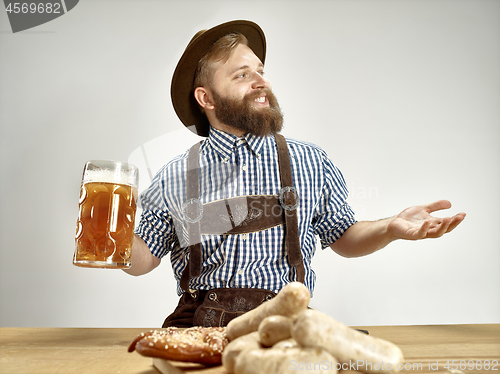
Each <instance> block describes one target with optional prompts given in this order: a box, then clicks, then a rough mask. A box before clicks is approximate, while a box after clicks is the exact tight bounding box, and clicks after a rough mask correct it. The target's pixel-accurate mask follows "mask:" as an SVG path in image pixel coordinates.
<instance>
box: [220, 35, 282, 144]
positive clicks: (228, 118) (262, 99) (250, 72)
mask: <svg viewBox="0 0 500 374" xmlns="http://www.w3.org/2000/svg"><path fill="white" fill-rule="evenodd" d="M263 70H264V65H263V64H262V62H261V61H260V60H259V58H258V57H257V56H256V55H255V54H254V53H253V51H252V50H251V49H250V48H249V47H248V46H246V45H243V44H240V45H238V46H237V47H236V48H235V50H234V51H233V53H232V54H231V56H230V57H229V59H228V60H227V61H226V62H225V63H215V64H214V76H213V80H212V85H211V87H210V89H211V92H212V97H213V101H214V106H215V109H214V114H215V117H216V118H217V120H218V121H220V122H221V123H223V124H225V125H227V126H231V127H233V128H236V129H238V130H242V131H243V132H245V133H246V132H249V133H252V134H255V135H258V136H266V135H269V134H274V133H277V132H279V131H281V127H282V123H283V115H282V113H281V110H280V107H279V104H278V101H277V100H276V98H275V96H274V95H273V93H272V91H271V84H270V83H269V81H268V80H267V79H265V78H264V76H263V74H264V71H263Z"/></svg>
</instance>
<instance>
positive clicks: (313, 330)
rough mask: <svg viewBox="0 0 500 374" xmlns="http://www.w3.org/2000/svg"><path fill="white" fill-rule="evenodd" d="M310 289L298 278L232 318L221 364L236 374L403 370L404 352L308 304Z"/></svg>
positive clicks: (388, 371)
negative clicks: (256, 305) (310, 307)
mask: <svg viewBox="0 0 500 374" xmlns="http://www.w3.org/2000/svg"><path fill="white" fill-rule="evenodd" d="M309 300H310V294H309V291H308V290H307V288H306V287H305V286H304V285H303V284H302V283H299V282H294V283H290V284H288V285H287V286H285V287H284V288H283V289H282V290H281V291H280V292H279V293H278V295H277V296H276V297H275V298H274V299H272V300H270V301H268V302H266V303H264V304H262V305H260V306H259V307H257V308H256V309H253V310H251V311H249V312H247V313H245V314H243V315H241V316H240V317H238V318H235V319H234V320H232V321H231V322H229V324H228V326H227V328H226V337H227V339H228V340H229V344H228V345H227V346H226V347H225V348H224V351H223V352H222V364H223V366H224V368H225V370H226V371H227V372H228V373H234V374H262V373H272V374H282V373H296V372H300V371H303V372H307V373H308V374H311V373H318V374H319V373H328V374H335V373H336V372H337V371H338V369H343V370H349V369H351V370H352V368H353V364H354V365H355V367H356V368H357V369H356V370H358V371H361V372H365V373H374V374H377V373H382V374H390V373H396V372H398V371H399V370H398V366H399V367H401V366H402V363H403V362H404V357H403V353H402V352H401V350H400V349H399V348H398V347H397V346H396V345H394V344H393V343H391V342H388V341H386V340H382V339H379V338H374V337H371V336H369V335H366V334H363V333H361V332H359V331H357V330H354V329H352V328H350V327H348V326H346V325H343V324H342V323H340V322H338V321H336V320H334V319H333V318H331V317H329V316H328V315H326V314H324V313H321V312H318V311H315V310H311V309H307V306H308V304H309ZM360 364H361V367H360Z"/></svg>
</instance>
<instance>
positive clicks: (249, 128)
mask: <svg viewBox="0 0 500 374" xmlns="http://www.w3.org/2000/svg"><path fill="white" fill-rule="evenodd" d="M212 93H213V99H214V104H215V112H214V114H215V117H216V118H217V119H218V120H219V121H220V122H221V123H223V124H225V125H227V126H231V127H233V128H235V129H238V130H242V131H244V132H245V133H250V134H253V135H256V136H268V135H271V134H273V135H274V134H277V133H278V132H280V131H281V128H282V126H283V114H282V113H281V108H280V106H279V104H278V100H277V99H276V97H275V96H274V94H273V93H272V91H271V90H270V89H268V88H263V89H260V90H258V91H255V92H252V93H251V94H248V95H246V96H245V97H244V98H243V99H234V98H230V97H222V96H221V95H219V94H218V93H217V92H216V91H215V90H212ZM263 93H265V94H266V98H267V100H268V102H269V105H268V106H267V107H262V108H256V107H255V99H256V98H258V97H260V96H261V95H262V94H263Z"/></svg>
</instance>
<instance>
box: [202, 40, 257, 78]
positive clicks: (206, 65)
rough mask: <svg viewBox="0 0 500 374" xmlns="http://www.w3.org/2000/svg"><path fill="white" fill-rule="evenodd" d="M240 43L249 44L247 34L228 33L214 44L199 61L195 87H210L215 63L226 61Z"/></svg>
mask: <svg viewBox="0 0 500 374" xmlns="http://www.w3.org/2000/svg"><path fill="white" fill-rule="evenodd" d="M240 44H244V45H246V46H248V40H247V38H246V37H245V35H243V34H240V33H238V32H233V33H230V34H227V35H225V36H223V37H221V38H219V39H218V40H217V41H216V42H215V43H214V44H212V45H211V46H210V48H209V49H208V50H207V51H206V52H205V54H204V55H203V57H202V58H201V59H200V61H198V66H197V67H196V72H195V75H194V87H193V88H197V87H210V86H211V84H212V78H213V69H212V65H213V63H214V62H220V61H221V62H222V63H225V62H226V61H227V60H228V59H229V57H230V56H231V53H232V52H233V51H234V49H235V48H236V47H237V46H238V45H240Z"/></svg>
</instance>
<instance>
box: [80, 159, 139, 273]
mask: <svg viewBox="0 0 500 374" xmlns="http://www.w3.org/2000/svg"><path fill="white" fill-rule="evenodd" d="M138 180H139V170H138V169H137V168H136V167H135V166H133V165H130V164H125V163H122V162H115V161H89V162H87V163H86V164H85V168H84V169H83V178H82V186H81V190H80V202H79V206H80V210H79V214H78V221H77V225H76V226H77V227H76V237H75V247H76V248H75V254H74V256H73V264H74V265H76V266H81V267H90V268H108V269H127V268H130V266H131V257H132V242H133V239H134V223H135V212H136V199H137V186H138Z"/></svg>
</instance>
